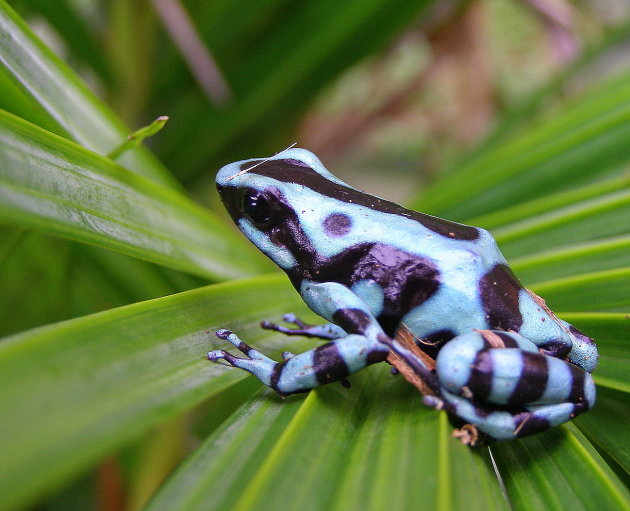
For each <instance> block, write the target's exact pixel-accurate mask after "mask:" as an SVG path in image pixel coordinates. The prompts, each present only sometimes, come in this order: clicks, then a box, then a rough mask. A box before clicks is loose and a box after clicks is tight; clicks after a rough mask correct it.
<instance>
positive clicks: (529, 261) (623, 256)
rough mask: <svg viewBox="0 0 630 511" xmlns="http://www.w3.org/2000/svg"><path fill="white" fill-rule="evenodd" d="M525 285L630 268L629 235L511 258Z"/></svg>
mask: <svg viewBox="0 0 630 511" xmlns="http://www.w3.org/2000/svg"><path fill="white" fill-rule="evenodd" d="M510 266H511V267H512V269H513V270H514V271H515V272H516V274H517V275H518V277H519V279H521V280H522V281H523V282H525V283H526V284H528V285H529V284H531V283H532V282H545V281H547V280H552V279H558V278H561V277H570V276H572V275H579V274H581V273H591V272H596V271H604V270H609V269H616V268H624V267H630V236H621V237H616V238H609V239H605V240H601V241H595V242H592V243H579V244H577V245H571V246H568V247H563V248H559V249H557V250H549V251H542V252H538V253H536V254H533V255H529V256H524V257H517V258H515V259H510Z"/></svg>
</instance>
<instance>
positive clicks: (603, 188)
mask: <svg viewBox="0 0 630 511" xmlns="http://www.w3.org/2000/svg"><path fill="white" fill-rule="evenodd" d="M628 184H629V182H628V178H627V177H626V176H620V177H615V178H612V179H606V180H604V181H598V182H596V183H591V184H588V185H585V186H580V187H577V188H569V189H567V190H562V191H560V192H557V193H553V194H549V195H544V196H543V197H538V198H535V199H532V200H528V201H526V202H521V201H518V202H517V203H516V204H515V205H513V206H510V207H506V208H502V209H501V210H499V211H494V212H492V213H488V214H486V215H481V216H477V217H474V218H471V219H469V220H468V222H469V223H470V224H472V225H478V226H481V227H485V228H486V229H492V230H493V231H494V230H497V228H501V227H503V226H508V228H509V226H510V225H511V224H517V225H520V224H519V222H522V221H527V220H530V219H531V218H532V217H541V218H545V216H544V214H546V213H553V212H554V211H555V210H563V211H569V212H570V211H572V210H573V209H572V208H571V206H575V205H576V204H580V203H585V204H592V202H590V201H592V200H593V199H600V198H602V197H604V196H606V195H608V194H612V193H613V192H619V191H623V190H627V189H628Z"/></svg>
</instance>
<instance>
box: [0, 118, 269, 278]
mask: <svg viewBox="0 0 630 511" xmlns="http://www.w3.org/2000/svg"><path fill="white" fill-rule="evenodd" d="M0 164H1V165H0V218H4V219H6V220H10V221H12V222H14V223H16V224H17V225H24V226H28V227H34V228H38V229H41V230H44V231H45V232H47V233H49V234H52V233H54V234H57V235H60V236H64V237H67V238H70V239H72V240H76V241H82V242H88V243H92V244H95V245H99V246H101V247H105V248H111V249H115V250H118V251H120V252H123V253H126V254H129V255H133V256H136V257H140V258H142V259H146V260H148V261H151V262H155V263H158V264H163V265H166V266H169V267H171V268H176V269H180V270H183V271H187V272H190V273H194V274H196V275H201V276H205V277H213V278H225V277H235V276H243V275H247V274H252V273H254V272H255V271H256V270H257V269H260V268H262V267H263V266H262V265H261V264H260V263H259V262H258V261H260V262H262V258H260V257H257V256H256V255H255V251H254V249H253V248H252V247H251V246H250V245H246V244H242V243H240V241H239V240H238V238H237V237H236V236H235V235H234V233H233V231H232V230H231V229H230V228H229V227H227V226H226V225H225V223H224V222H221V221H220V220H219V219H218V218H216V217H215V216H214V215H212V214H211V213H209V212H207V211H205V210H203V209H202V208H200V207H199V206H197V205H195V204H194V203H193V202H192V201H190V200H189V199H187V198H186V197H184V196H182V195H179V194H178V193H177V192H174V191H172V190H170V189H168V188H165V187H163V186H161V185H159V184H156V183H154V182H151V181H149V180H148V179H146V178H143V177H142V176H138V175H135V174H132V173H130V172H128V171H127V170H126V169H124V168H123V167H120V166H119V165H116V164H115V163H113V162H112V161H111V160H108V159H107V158H104V157H102V156H99V155H97V154H94V153H92V152H90V151H88V150H86V149H83V148H82V147H79V146H77V145H76V144H74V143H72V142H69V141H67V140H65V139H62V138H60V137H57V136H55V135H52V134H50V133H47V132H45V131H43V130H41V129H39V128H36V127H35V126H33V125H30V124H28V123H26V122H25V121H22V120H21V119H19V118H17V117H14V116H12V115H10V114H7V113H6V112H2V111H0Z"/></svg>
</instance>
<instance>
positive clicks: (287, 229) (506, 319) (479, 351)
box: [208, 148, 598, 439]
mask: <svg viewBox="0 0 630 511" xmlns="http://www.w3.org/2000/svg"><path fill="white" fill-rule="evenodd" d="M216 184H217V189H218V191H219V194H220V196H221V199H222V201H223V203H224V205H225V207H226V209H227V211H228V212H229V214H230V215H231V217H232V218H233V220H234V222H236V224H237V225H238V227H239V228H240V230H241V231H242V232H243V233H244V234H245V236H247V237H248V238H249V239H250V240H251V241H252V243H254V245H256V247H258V248H259V249H260V250H261V251H262V252H263V253H264V254H266V255H267V256H268V257H270V258H271V259H272V260H273V261H274V262H275V263H276V264H277V265H278V266H279V267H280V268H282V270H284V271H285V272H286V273H287V275H288V277H289V279H290V280H291V282H292V284H293V285H294V286H295V288H296V289H297V291H298V292H299V293H300V295H301V296H302V298H303V300H304V301H305V302H306V304H307V305H308V306H309V307H310V308H311V309H312V310H313V311H314V312H316V313H317V314H318V315H320V316H321V317H323V318H325V319H326V320H327V321H329V322H330V323H329V324H326V325H323V326H311V325H307V324H305V323H303V322H301V321H300V320H299V319H298V318H296V317H295V316H292V315H287V316H285V320H286V321H287V322H288V323H292V324H293V326H292V327H287V326H281V325H277V324H273V323H269V322H263V323H262V326H263V328H267V329H272V330H277V331H279V332H283V333H285V334H289V335H305V336H309V337H315V338H321V339H324V340H326V341H328V342H326V343H325V344H323V345H321V346H319V347H317V348H315V349H312V350H310V351H306V352H304V353H300V354H295V355H294V354H292V353H288V352H285V353H284V354H283V357H282V358H283V360H282V361H280V362H276V361H274V360H272V359H270V358H268V357H266V356H265V355H263V354H262V353H260V352H258V351H256V350H255V349H253V348H251V347H250V346H248V345H247V344H246V343H244V342H243V341H241V340H240V339H239V338H238V337H237V336H236V335H235V334H234V333H232V332H230V331H229V330H219V331H218V332H217V336H218V337H219V338H221V339H225V340H227V341H229V342H230V343H232V344H233V345H234V346H235V347H236V348H237V349H238V350H239V351H240V352H242V353H243V355H244V357H243V356H239V357H236V356H234V355H232V354H231V353H229V352H227V351H224V350H215V351H211V352H209V353H208V359H209V360H211V361H221V362H222V363H227V364H229V365H231V366H234V367H239V368H241V369H244V370H246V371H249V372H250V373H253V374H254V375H255V376H257V377H258V378H259V379H260V380H261V381H262V382H263V383H264V384H265V385H268V386H270V387H271V388H273V389H275V390H276V391H277V392H279V393H280V394H282V395H286V394H293V393H297V392H305V391H308V390H309V389H312V388H313V387H316V386H318V385H321V384H325V383H330V382H333V381H341V382H342V383H345V382H347V380H346V377H347V376H348V375H349V374H351V373H354V372H356V371H358V370H360V369H363V368H364V367H366V366H367V365H370V364H374V363H376V362H381V361H384V360H385V359H386V358H387V357H388V355H389V354H390V352H393V353H395V354H397V355H398V356H399V357H401V358H402V359H403V360H404V362H405V363H406V364H407V365H408V366H409V367H411V368H412V369H413V371H415V372H416V373H417V374H418V375H419V376H420V377H422V378H423V379H424V380H425V381H426V382H427V383H428V384H429V386H430V387H431V389H433V392H432V394H434V395H429V396H425V398H424V401H425V403H426V404H428V405H430V406H434V407H436V408H440V409H445V410H446V411H447V412H449V414H450V415H451V416H452V417H453V418H455V419H456V420H459V422H460V424H461V423H467V424H471V425H473V426H474V427H475V428H476V429H478V430H479V431H481V432H483V433H485V435H487V437H489V438H490V439H509V438H515V437H522V436H526V435H531V434H533V433H537V432H540V431H543V430H546V429H548V428H550V427H552V426H555V425H557V424H560V423H563V422H565V421H568V420H570V419H572V418H573V417H575V416H576V415H578V414H580V413H583V412H585V411H586V410H588V409H590V408H591V407H592V406H593V404H594V402H595V387H594V384H593V380H592V378H591V375H590V373H591V372H592V371H593V369H595V367H596V365H597V357H598V355H597V348H596V346H595V343H594V342H593V340H592V339H590V338H589V337H587V336H586V335H584V334H583V333H582V332H580V331H579V330H577V329H576V328H575V327H573V326H571V325H570V324H568V323H566V322H565V321H562V320H560V319H558V318H556V316H554V314H553V313H552V312H551V311H550V310H549V309H548V308H547V307H546V306H545V304H544V301H542V299H540V298H538V297H537V296H536V295H534V294H533V293H531V292H530V291H528V290H527V289H525V288H524V287H523V286H522V285H521V284H520V283H519V281H518V280H517V278H516V277H515V276H514V274H513V273H512V271H511V270H510V268H509V267H508V265H507V263H506V260H505V258H504V257H503V255H502V254H501V252H500V251H499V249H498V247H497V245H496V242H495V241H494V239H493V238H492V236H491V235H490V234H489V233H488V232H487V231H486V230H484V229H480V228H477V227H471V226H467V225H463V224H458V223H454V222H450V221H447V220H442V219H440V218H436V217H433V216H429V215H426V214H423V213H418V212H415V211H411V210H408V209H405V208H403V207H402V206H399V205H397V204H394V203H392V202H389V201H386V200H383V199H380V198H378V197H374V196H372V195H368V194H366V193H363V192H361V191H359V190H357V189H355V188H352V187H351V186H349V185H347V184H345V183H344V182H343V181H341V180H340V179H338V178H337V177H335V176H334V175H332V174H331V173H330V172H328V171H327V170H326V168H324V166H323V165H322V163H321V162H320V161H319V159H318V158H317V157H316V156H315V155H314V154H313V153H311V152H309V151H307V150H304V149H298V148H293V149H288V150H286V151H283V152H282V153H279V154H277V155H276V156H274V157H271V158H268V159H264V160H263V159H252V160H244V161H240V162H236V163H232V164H229V165H226V166H225V167H223V168H222V169H221V170H220V171H219V173H218V175H217V178H216ZM402 326H404V327H405V328H406V329H407V330H408V331H409V332H411V334H412V335H413V336H414V339H415V340H417V345H418V346H419V348H420V349H421V350H422V352H424V353H425V354H427V355H428V356H429V357H430V358H431V359H432V360H434V361H435V364H434V366H433V367H429V365H427V363H426V359H423V358H422V357H418V356H417V354H415V353H414V352H413V351H412V350H410V349H408V348H406V347H405V346H404V345H403V344H402V343H401V342H399V340H398V336H397V332H398V331H399V329H400V328H401V327H402Z"/></svg>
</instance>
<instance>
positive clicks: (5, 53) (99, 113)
mask: <svg viewBox="0 0 630 511" xmlns="http://www.w3.org/2000/svg"><path fill="white" fill-rule="evenodd" d="M0 33H1V34H2V37H0V64H1V65H2V67H3V69H4V74H7V75H8V76H10V77H11V78H12V80H13V83H12V84H11V88H10V89H4V90H3V89H0V92H3V93H6V92H12V93H13V94H14V95H15V94H16V93H17V90H19V98H20V101H19V102H17V103H16V104H15V106H16V107H20V106H21V108H15V109H13V108H12V109H11V111H12V112H13V113H15V114H17V115H24V116H25V117H26V118H27V119H32V117H31V116H32V115H33V113H32V112H33V110H35V111H36V112H37V114H36V117H41V116H45V117H47V122H46V127H47V128H49V129H50V126H55V127H56V129H55V130H54V131H55V132H56V133H57V134H59V135H62V136H68V137H70V138H71V139H72V140H74V141H75V142H77V143H79V144H81V145H83V146H85V147H87V148H89V149H92V150H93V151H96V152H98V153H100V154H107V153H108V152H109V151H111V150H112V149H113V148H114V147H117V146H118V145H120V144H121V143H122V142H123V141H124V139H125V137H126V136H127V135H128V134H129V131H130V130H128V129H127V128H126V127H125V126H124V125H123V124H122V122H121V121H120V120H119V119H118V118H117V117H116V116H115V115H114V114H113V113H112V111H111V110H110V109H109V108H107V107H106V106H105V105H104V104H103V103H102V101H101V100H100V99H98V98H97V97H96V96H95V95H94V94H93V93H92V92H90V91H89V90H88V88H87V87H86V86H85V85H84V84H83V82H82V81H81V80H80V79H79V78H78V77H77V76H76V74H75V73H74V72H73V71H72V70H71V69H70V68H69V67H68V66H67V65H66V64H65V63H64V62H63V61H61V60H60V59H59V58H58V57H57V56H56V55H55V54H54V53H53V52H52V51H51V50H50V49H49V48H48V47H47V46H45V45H44V44H43V43H42V42H41V41H40V40H39V39H38V38H37V36H35V34H33V32H32V31H31V30H30V28H29V27H28V26H27V25H26V23H24V21H22V20H21V19H20V18H19V16H18V15H17V14H16V13H15V12H14V11H13V10H12V9H11V8H10V7H9V6H8V5H7V4H6V3H5V2H4V0H0ZM0 74H2V73H0ZM2 83H3V80H0V86H1V85H2ZM16 86H17V90H16ZM25 100H28V103H26V102H25ZM5 101H6V102H5ZM3 104H4V106H5V107H6V106H7V104H9V105H13V102H12V101H11V100H10V99H9V98H6V97H5V99H4V100H3ZM122 163H123V164H124V165H126V166H127V167H128V168H129V169H131V170H133V171H134V172H137V173H138V174H140V175H143V176H145V177H149V178H151V179H153V180H155V181H157V182H159V183H162V184H165V185H168V186H171V187H175V188H177V187H178V186H179V185H178V184H177V183H176V181H175V180H174V179H173V178H172V176H171V175H170V174H169V173H168V171H167V170H166V169H165V168H164V167H163V166H162V165H161V164H160V163H159V162H158V161H157V159H156V158H155V157H154V156H153V155H152V154H151V153H149V152H148V151H147V150H146V149H144V148H141V147H138V148H136V149H134V150H133V151H130V152H129V153H128V154H127V155H125V157H124V158H123V160H122Z"/></svg>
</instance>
